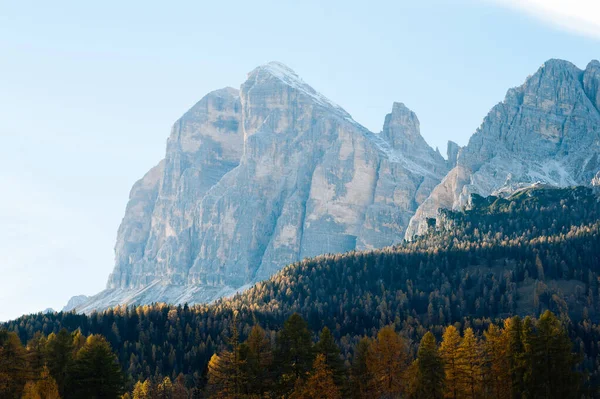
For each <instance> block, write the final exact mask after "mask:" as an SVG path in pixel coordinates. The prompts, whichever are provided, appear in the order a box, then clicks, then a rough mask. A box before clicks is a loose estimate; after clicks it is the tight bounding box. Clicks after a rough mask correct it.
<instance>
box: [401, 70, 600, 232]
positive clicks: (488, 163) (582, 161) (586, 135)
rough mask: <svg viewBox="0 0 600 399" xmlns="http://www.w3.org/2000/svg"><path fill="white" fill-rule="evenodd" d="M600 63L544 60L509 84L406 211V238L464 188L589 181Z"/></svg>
mask: <svg viewBox="0 0 600 399" xmlns="http://www.w3.org/2000/svg"><path fill="white" fill-rule="evenodd" d="M599 99H600V63H598V61H592V62H590V63H589V65H588V66H587V68H586V69H585V70H580V69H578V68H577V67H576V66H575V65H573V64H571V63H570V62H567V61H563V60H554V59H553V60H549V61H547V62H545V63H544V65H542V66H541V67H540V68H539V69H538V71H537V72H536V73H535V74H534V75H533V76H530V77H529V78H527V80H526V81H525V83H524V84H523V85H521V86H519V87H517V88H513V89H510V90H508V92H507V94H506V98H505V99H504V101H503V102H501V103H500V104H498V105H496V106H495V107H494V108H492V110H491V111H490V112H489V114H488V115H487V116H486V117H485V119H484V120H483V123H482V125H481V126H480V127H479V129H477V131H476V132H475V134H473V136H472V137H471V139H470V140H469V144H468V145H467V146H466V147H464V148H461V149H460V150H458V154H457V157H456V164H455V166H454V167H453V169H452V170H451V171H450V172H449V173H448V175H447V176H446V177H445V178H444V180H443V181H442V182H441V183H440V184H439V185H438V186H437V187H436V188H435V190H433V192H432V193H431V195H430V196H429V198H427V200H425V201H424V202H423V203H422V204H421V205H420V206H419V209H418V210H417V212H416V214H415V216H414V217H413V218H412V220H411V222H410V225H409V227H408V229H407V232H406V238H407V239H410V238H411V237H412V236H413V235H415V234H421V233H423V232H424V231H425V230H426V228H427V223H426V219H427V218H428V217H436V215H437V212H438V210H439V209H440V208H447V209H455V210H456V209H460V208H461V207H463V206H464V205H466V204H467V202H468V200H469V198H470V197H471V194H479V195H482V196H487V195H492V194H494V195H496V194H502V193H510V192H512V191H513V190H514V189H517V188H519V187H522V186H524V185H531V184H534V183H537V182H540V183H545V184H549V185H553V186H559V187H565V186H571V185H589V184H590V182H591V181H592V179H593V178H594V176H595V175H596V173H597V172H598V171H599V170H600V159H599V156H598V154H599V153H600V111H599V110H600V107H599V104H600V102H599Z"/></svg>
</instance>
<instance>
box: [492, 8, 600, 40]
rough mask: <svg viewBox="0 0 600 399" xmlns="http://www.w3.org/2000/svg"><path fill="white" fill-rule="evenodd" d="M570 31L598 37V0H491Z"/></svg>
mask: <svg viewBox="0 0 600 399" xmlns="http://www.w3.org/2000/svg"><path fill="white" fill-rule="evenodd" d="M493 1H494V2H496V3H498V4H501V5H504V6H506V7H510V8H512V9H516V10H519V11H523V12H526V13H528V14H530V15H532V16H534V17H536V18H539V19H542V20H544V21H546V22H547V23H550V24H552V25H555V26H558V27H559V28H561V29H565V30H568V31H571V32H575V33H578V34H581V35H585V36H589V37H593V38H595V39H600V1H598V0H493Z"/></svg>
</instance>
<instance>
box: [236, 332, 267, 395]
mask: <svg viewBox="0 0 600 399" xmlns="http://www.w3.org/2000/svg"><path fill="white" fill-rule="evenodd" d="M240 357H241V358H242V360H243V362H244V363H243V369H244V373H245V374H246V384H245V392H246V394H248V395H256V396H259V397H262V396H264V394H265V393H266V392H268V391H270V390H271V388H272V384H273V377H272V370H271V369H272V365H273V351H272V348H271V341H270V339H269V337H268V336H267V334H266V332H265V330H263V329H262V328H261V327H260V326H259V325H255V326H254V327H252V330H251V331H250V334H249V335H248V339H247V340H246V342H244V343H243V344H242V345H240Z"/></svg>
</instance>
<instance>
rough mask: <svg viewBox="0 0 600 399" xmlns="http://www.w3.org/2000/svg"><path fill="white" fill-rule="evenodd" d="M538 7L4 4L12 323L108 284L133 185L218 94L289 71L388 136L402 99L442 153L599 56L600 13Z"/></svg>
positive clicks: (557, 5) (1, 151) (506, 1)
mask: <svg viewBox="0 0 600 399" xmlns="http://www.w3.org/2000/svg"><path fill="white" fill-rule="evenodd" d="M539 1H540V0H526V1H525V0H522V1H521V2H517V1H516V0H514V1H513V0H497V1H482V0H480V1H474V0H464V1H455V2H451V1H448V0H445V1H441V0H438V1H423V0H421V1H368V2H367V1H359V2H352V1H348V0H345V1H327V2H324V1H310V0H308V1H306V0H305V1H302V2H300V1H294V2H292V1H282V0H279V1H212V2H204V1H190V2H169V4H168V5H166V3H165V2H149V1H143V2H142V1H136V2H134V1H127V2H114V1H103V2H82V1H72V2H63V1H54V2H47V1H37V2H25V1H19V2H14V1H3V0H0V57H1V58H0V77H1V78H0V138H1V145H0V187H2V195H1V196H0V226H1V227H2V228H1V229H0V320H5V319H8V318H13V317H16V316H18V315H20V314H23V313H26V312H35V311H39V310H42V309H44V308H46V307H54V308H56V309H60V308H61V307H62V306H63V305H64V304H65V303H66V301H67V300H68V299H69V298H70V297H71V296H72V295H75V294H81V293H83V294H94V293H96V292H98V291H100V290H101V289H103V288H104V286H105V282H106V279H107V276H108V274H109V273H110V271H111V269H112V266H113V247H114V241H115V237H116V231H117V228H118V225H119V222H120V220H121V218H122V216H123V213H124V209H125V205H126V202H127V197H128V193H129V189H130V188H131V185H132V184H133V183H134V182H135V181H136V180H137V179H138V178H139V177H141V176H142V175H143V174H144V172H145V171H146V170H148V169H149V168H150V167H151V166H153V165H154V164H156V163H157V162H158V161H159V160H160V159H161V158H162V156H163V155H164V147H165V142H166V138H167V136H168V134H169V129H170V127H171V124H172V123H173V122H174V121H175V120H176V119H177V118H178V117H179V116H180V115H181V114H182V113H183V112H185V111H186V110H187V109H188V108H189V107H190V106H191V105H193V104H194V103H195V102H196V101H198V100H199V99H200V98H201V97H202V96H203V95H204V94H206V93H207V92H208V91H211V90H214V89H217V88H221V87H224V86H233V87H238V86H239V85H240V84H241V83H242V82H243V80H244V78H245V76H246V73H247V72H249V71H250V70H252V69H253V68H254V67H255V66H257V65H260V64H263V63H266V62H268V61H271V60H278V61H281V62H283V63H285V64H287V65H288V66H290V67H291V68H293V69H295V70H296V72H297V73H298V74H299V75H301V76H302V77H303V79H304V80H305V81H306V82H308V83H309V84H311V85H312V86H313V87H314V88H315V89H317V90H318V91H321V92H322V93H323V94H325V95H326V96H328V97H329V98H330V99H332V100H333V101H335V102H336V103H338V104H340V105H341V106H342V107H344V108H345V109H346V110H347V111H348V112H349V113H350V114H352V116H353V117H354V119H356V120H357V121H358V122H360V123H362V124H364V125H365V126H366V127H368V128H370V129H372V130H374V131H379V130H380V129H381V126H382V124H383V119H384V116H385V114H386V113H388V112H389V111H390V109H391V106H392V102H393V101H402V102H404V103H405V104H406V105H407V106H408V107H410V108H411V109H413V110H414V111H415V112H416V113H417V115H418V116H419V119H420V120H421V128H422V133H423V135H424V137H425V138H426V140H427V141H428V142H429V143H430V144H431V145H432V146H434V147H435V146H439V147H440V150H441V151H442V153H445V145H446V141H447V140H448V139H453V140H455V141H457V142H458V143H459V144H466V142H467V140H468V138H469V136H470V135H471V134H472V133H473V132H474V130H475V129H476V128H477V126H479V124H480V123H481V121H482V119H483V117H484V116H485V114H486V113H487V112H488V111H489V109H490V108H491V107H492V106H493V105H494V104H495V103H497V102H499V101H501V100H502V99H503V97H504V94H505V92H506V90H507V89H508V88H510V87H513V86H516V85H519V84H521V83H522V82H523V81H524V79H525V78H526V76H527V75H529V74H532V73H534V72H535V71H536V69H537V68H538V67H539V66H540V65H541V64H542V63H543V62H544V61H545V60H547V59H549V58H564V59H568V60H570V61H572V62H574V63H575V64H576V65H578V66H579V67H580V68H584V67H585V66H586V64H587V63H588V62H589V61H590V60H591V59H592V58H600V40H598V38H600V28H599V27H600V21H599V19H600V17H598V15H600V12H596V13H595V14H594V13H593V12H595V11H598V8H597V7H598V6H597V5H595V4H593V2H591V1H587V0H572V1H575V2H576V3H579V4H578V7H579V9H580V10H579V11H580V12H579V14H577V13H576V15H571V14H568V15H566V14H567V11H568V9H567V8H565V7H564V4H566V3H567V2H564V1H559V0H547V4H550V5H549V6H548V7H550V8H548V9H543V8H540V7H544V6H540V5H539V4H537V3H539ZM323 3H327V4H326V5H324V4H323ZM525 3H527V6H523V4H525ZM571 3H572V2H571ZM552 7H554V8H552ZM586 7H587V8H586ZM590 15H591V16H590ZM564 16H566V17H565V18H563V17H564Z"/></svg>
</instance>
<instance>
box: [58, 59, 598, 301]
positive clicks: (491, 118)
mask: <svg viewBox="0 0 600 399" xmlns="http://www.w3.org/2000/svg"><path fill="white" fill-rule="evenodd" d="M599 110H600V63H599V62H598V61H592V62H591V63H590V64H589V65H588V66H587V68H586V69H585V70H584V71H582V70H579V69H578V68H577V67H575V66H574V65H573V64H571V63H569V62H566V61H561V60H550V61H548V62H546V63H545V64H544V65H543V66H542V67H541V68H540V69H539V70H538V71H537V72H536V73H535V74H534V75H533V76H531V77H529V78H528V79H527V80H526V82H525V83H524V84H523V85H522V86H520V87H518V88H514V89H510V90H509V91H508V93H507V95H506V98H505V100H504V101H503V102H502V103H500V104H498V105H497V106H495V107H494V108H493V109H492V110H491V111H490V113H489V114H488V115H487V116H486V118H485V119H484V122H483V124H482V125H481V127H480V128H479V129H477V131H476V132H475V134H474V135H473V136H472V138H471V140H470V141H469V144H468V145H467V146H465V147H464V148H459V146H458V145H456V144H455V143H453V142H449V144H448V154H447V160H445V159H444V158H443V157H442V156H441V155H440V154H439V152H437V151H434V150H433V149H432V148H431V147H429V146H428V145H427V143H426V142H425V140H424V139H423V137H422V136H421V135H420V132H419V121H418V119H417V116H416V115H415V114H414V113H413V112H412V111H410V110H409V109H408V108H407V107H406V106H404V105H403V104H401V103H394V104H393V106H392V112H391V113H390V114H388V115H387V116H386V117H385V121H384V126H383V129H382V131H381V132H379V133H373V132H370V131H368V130H367V129H366V128H364V127H363V126H361V125H360V124H358V123H357V122H355V121H354V120H353V119H352V118H351V116H350V115H349V114H348V113H347V112H345V111H344V110H343V109H342V108H340V107H339V106H338V105H336V104H334V103H332V102H331V101H330V100H328V99H327V98H325V97H324V96H323V95H321V94H319V93H318V92H316V91H315V90H314V89H313V88H311V87H310V86H309V85H307V84H306V83H305V82H303V81H302V79H301V78H300V77H298V75H296V73H294V72H293V71H292V70H291V69H289V68H288V67H286V66H284V65H282V64H280V63H269V64H266V65H263V66H261V67H258V68H256V69H255V70H253V71H252V72H250V74H249V75H248V79H247V80H246V82H245V83H243V84H242V86H241V88H240V90H239V91H238V90H235V89H232V88H225V89H221V90H217V91H214V92H212V93H209V94H208V95H206V96H205V97H204V98H203V99H202V100H200V102H198V103H197V104H196V105H195V106H194V107H192V108H191V109H190V110H189V111H188V112H187V113H185V114H184V115H183V116H182V118H181V119H179V120H178V121H177V122H176V123H175V125H174V126H173V129H172V131H171V135H170V137H169V139H168V142H167V151H166V156H165V159H163V160H162V161H161V162H159V163H158V165H157V166H155V167H154V168H153V169H151V170H150V171H149V172H148V173H147V174H146V175H145V176H144V177H143V178H142V179H141V180H140V181H138V182H137V183H136V184H135V185H134V187H133V188H132V190H131V194H130V199H129V203H128V205H127V209H126V212H125V217H124V218H123V221H122V223H121V226H120V228H119V231H118V236H117V243H116V246H115V255H116V264H115V268H114V270H113V273H111V275H110V277H109V281H108V284H107V288H106V290H104V291H102V292H101V293H99V294H98V295H96V296H94V297H91V298H85V297H79V298H77V300H74V301H72V302H70V304H69V305H68V306H67V307H66V308H65V310H71V309H76V310H77V311H82V312H89V311H92V310H94V309H103V308H107V307H110V306H114V305H117V304H132V303H137V304H145V303H151V302H158V301H163V302H169V303H184V302H188V303H195V302H196V303H197V302H209V301H212V300H214V299H216V298H219V297H221V296H226V295H231V294H232V293H234V292H236V291H238V290H243V289H244V288H246V287H249V286H250V285H252V284H253V283H255V282H257V281H260V280H263V279H266V278H268V277H269V276H271V275H272V274H273V273H275V272H276V271H278V270H280V269H281V268H282V267H284V266H285V265H287V264H290V263H293V262H296V261H299V260H301V259H303V258H306V257H313V256H316V255H320V254H325V253H341V252H347V251H352V250H355V249H356V250H367V249H374V248H382V247H385V246H389V245H392V244H395V243H398V242H400V241H402V240H403V239H404V238H409V239H410V238H412V237H413V236H414V235H416V234H422V233H423V232H425V231H426V230H427V225H428V224H427V218H429V217H437V215H438V210H439V209H440V208H449V209H460V208H461V207H463V206H464V205H466V204H467V202H468V200H469V198H470V197H471V194H479V195H483V196H486V195H489V194H496V195H505V196H506V195H509V194H510V193H512V192H514V191H515V190H517V189H520V188H523V187H527V186H530V185H532V184H535V183H545V184H548V185H552V186H561V187H564V186H571V185H591V184H592V183H593V182H599V181H600V175H597V174H598V173H599V171H600V159H598V153H599V152H600V111H599Z"/></svg>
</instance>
